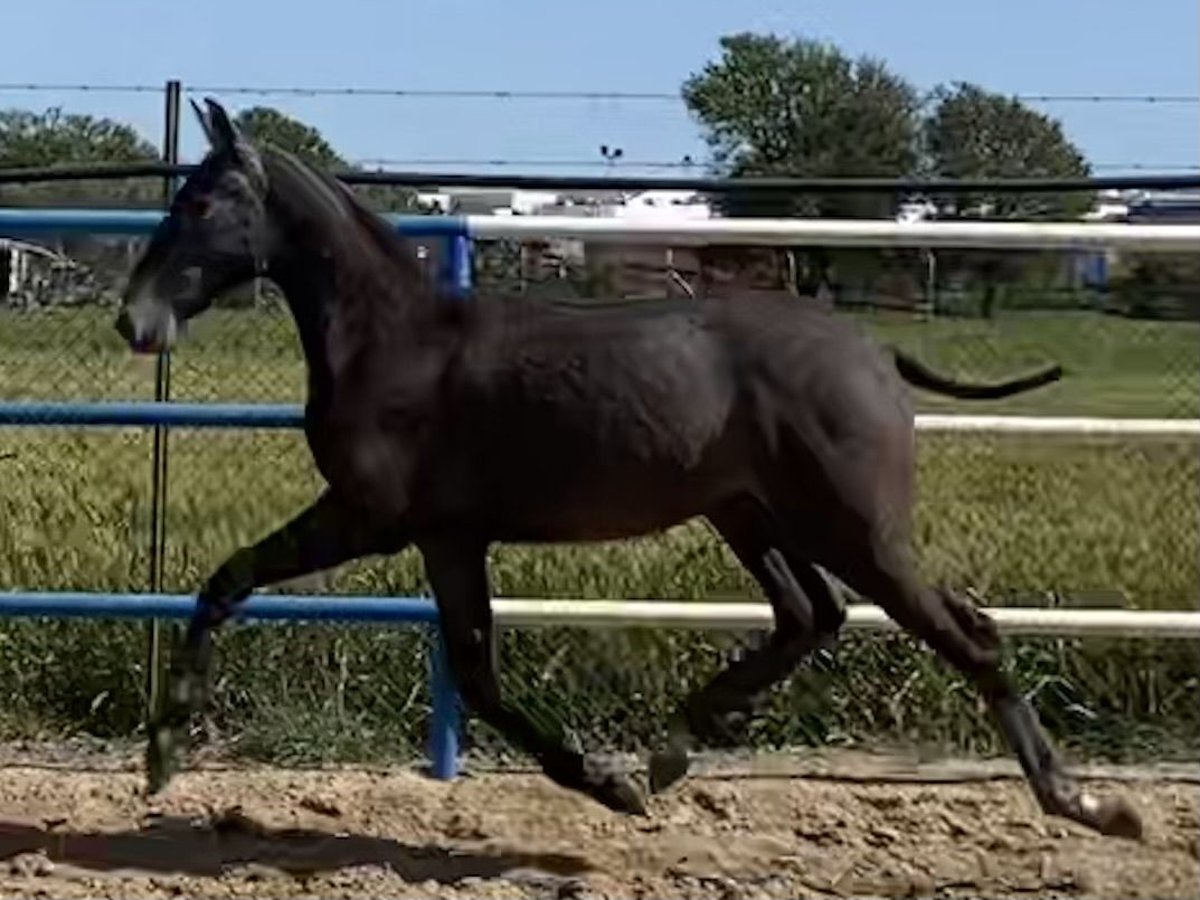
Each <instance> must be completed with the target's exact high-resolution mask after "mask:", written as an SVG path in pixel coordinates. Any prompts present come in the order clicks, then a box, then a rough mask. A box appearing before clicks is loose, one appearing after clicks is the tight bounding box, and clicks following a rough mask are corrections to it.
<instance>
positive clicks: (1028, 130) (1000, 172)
mask: <svg viewBox="0 0 1200 900" xmlns="http://www.w3.org/2000/svg"><path fill="white" fill-rule="evenodd" d="M932 99H933V102H934V107H933V110H932V112H931V114H930V115H929V116H928V117H927V118H926V119H925V121H924V125H923V138H924V151H925V159H924V165H925V167H926V169H927V170H928V172H929V173H930V174H931V175H935V176H939V177H943V178H963V179H978V178H1037V177H1043V178H1075V177H1087V176H1088V175H1089V174H1090V171H1091V169H1090V167H1089V166H1088V163H1087V160H1086V159H1085V158H1084V156H1083V154H1082V153H1081V152H1080V151H1079V149H1078V148H1077V147H1075V145H1074V144H1072V143H1071V142H1070V141H1069V140H1068V139H1067V137H1066V135H1065V134H1064V133H1063V129H1062V125H1061V124H1060V123H1059V122H1058V121H1056V120H1055V119H1052V118H1050V117H1049V116H1046V115H1044V114H1043V113H1040V112H1038V111H1036V110H1034V109H1031V108H1029V107H1028V106H1026V105H1025V104H1023V103H1021V101H1019V100H1017V99H1016V98H1013V97H1006V96H1004V95H1002V94H997V93H993V92H990V91H985V90H984V89H983V88H980V87H978V86H976V85H973V84H967V83H956V84H955V85H953V86H952V87H949V88H947V87H944V86H943V87H939V88H938V89H937V90H936V91H934V94H933V98H932ZM932 199H933V200H934V202H935V203H937V205H938V207H939V209H941V210H942V215H949V216H958V217H962V216H969V217H974V216H981V217H986V218H1001V219H1040V218H1052V219H1071V218H1078V217H1079V216H1080V215H1081V214H1082V213H1083V212H1085V211H1086V210H1087V209H1089V208H1090V207H1091V205H1092V202H1093V197H1092V195H1091V194H1089V193H1087V192H1074V193H1069V194H1068V193H1057V194H1050V193H1036V194H1018V193H1011V192H1005V193H994V192H992V193H972V194H957V195H953V196H942V197H934V198H932ZM1065 259H1066V256H1065V255H1064V254H1062V253H1058V252H1050V251H1023V252H1019V251H1005V252H1003V253H1000V252H987V251H941V252H939V253H938V260H939V265H940V268H941V270H942V271H951V272H952V271H956V270H957V271H966V272H970V273H971V274H972V276H973V277H974V279H975V280H976V281H977V282H979V283H980V284H981V285H982V294H981V298H980V302H981V311H982V313H983V315H984V316H988V317H990V316H991V315H992V312H993V310H994V307H995V305H996V303H997V302H998V300H999V297H1000V289H1001V287H1002V286H1004V285H1008V286H1013V285H1015V284H1018V283H1019V284H1020V285H1021V287H1020V288H1019V290H1020V291H1022V292H1024V293H1027V294H1028V293H1031V292H1032V293H1034V294H1036V295H1041V294H1044V293H1047V292H1046V291H1044V290H1039V289H1038V288H1037V287H1036V286H1035V285H1036V284H1037V283H1043V282H1050V281H1053V279H1054V272H1055V271H1056V269H1058V267H1060V266H1061V265H1062V264H1063V261H1064V260H1065ZM1039 302H1043V301H1039V300H1037V299H1036V298H1035V303H1039Z"/></svg>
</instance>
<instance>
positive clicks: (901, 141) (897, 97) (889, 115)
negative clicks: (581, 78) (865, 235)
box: [682, 33, 919, 217]
mask: <svg viewBox="0 0 1200 900" xmlns="http://www.w3.org/2000/svg"><path fill="white" fill-rule="evenodd" d="M720 47H721V58H720V59H719V60H718V61H716V62H710V63H708V64H707V65H705V66H704V68H703V69H702V70H701V71H700V72H698V73H696V74H694V75H692V76H691V77H689V78H688V79H687V81H685V83H684V85H683V90H682V93H683V100H684V103H685V104H686V105H687V107H688V109H689V111H690V112H691V113H692V115H693V116H695V117H696V118H697V119H698V120H699V122H700V124H701V127H702V128H703V130H704V136H705V139H706V140H707V142H708V144H709V146H710V147H711V148H712V150H713V156H714V162H715V167H716V168H717V170H718V171H721V172H722V173H723V174H727V175H735V176H736V175H769V174H787V175H795V176H798V177H814V178H820V177H846V176H880V177H886V176H903V175H907V174H910V173H911V172H912V171H913V170H914V168H915V167H916V164H917V160H918V156H917V150H918V138H919V120H918V115H917V114H918V110H919V101H918V97H917V94H916V91H915V90H914V89H913V88H912V87H911V86H910V85H909V84H908V83H906V82H905V81H904V80H903V79H901V78H900V77H899V76H897V75H894V74H892V73H891V72H889V71H888V69H887V67H886V66H885V65H884V63H883V62H881V61H879V60H876V59H873V58H869V57H862V58H860V59H858V60H851V59H850V58H848V57H847V56H846V55H845V54H843V53H842V52H841V51H840V50H838V49H837V48H836V47H835V46H833V45H831V44H826V43H821V42H818V41H813V40H806V39H798V40H792V41H788V40H784V39H782V38H779V37H776V36H774V35H755V34H749V33H741V34H735V35H728V36H726V37H723V38H721V40H720ZM895 205H896V198H895V197H891V196H887V197H880V196H867V195H862V194H842V195H826V196H809V197H796V198H782V199H780V198H764V200H761V201H757V200H753V199H750V198H746V197H735V198H732V199H731V202H730V204H729V208H728V210H727V212H728V213H729V214H736V213H742V214H744V213H747V212H755V213H757V214H761V213H762V212H763V211H765V212H767V213H768V214H775V215H780V214H783V215H807V216H870V217H875V216H883V215H891V214H893V213H894V211H895Z"/></svg>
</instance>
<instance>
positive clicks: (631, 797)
mask: <svg viewBox="0 0 1200 900" xmlns="http://www.w3.org/2000/svg"><path fill="white" fill-rule="evenodd" d="M592 796H593V797H595V798H596V799H597V800H598V801H600V803H602V804H603V805H604V806H606V807H608V808H609V809H611V810H612V811H613V812H619V813H624V814H625V815H629V816H644V815H646V800H645V798H644V797H643V796H642V792H641V791H639V790H638V789H637V788H636V787H634V786H633V784H632V783H631V782H630V781H629V780H628V779H626V778H624V777H623V776H621V775H609V776H608V777H607V778H605V779H604V781H602V782H601V783H600V784H599V785H598V786H597V787H596V789H595V790H594V791H593V793H592Z"/></svg>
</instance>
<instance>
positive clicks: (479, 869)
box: [0, 817, 590, 883]
mask: <svg viewBox="0 0 1200 900" xmlns="http://www.w3.org/2000/svg"><path fill="white" fill-rule="evenodd" d="M39 852H40V853H44V854H45V855H46V857H47V858H48V859H50V860H51V861H52V862H54V863H55V864H57V865H64V866H73V867H76V868H80V869H88V870H91V871H95V872H113V871H116V870H122V869H127V870H130V871H138V872H144V873H150V874H157V875H165V874H175V875H193V876H218V875H221V874H222V873H223V872H224V871H225V870H227V869H229V868H231V867H237V866H244V865H258V866H264V867H267V868H272V869H276V870H278V871H279V872H281V873H284V874H288V875H291V876H293V877H297V878H303V877H309V876H314V875H318V874H321V873H324V872H330V871H334V870H337V869H344V868H350V867H354V866H381V867H387V868H389V869H391V870H392V871H394V872H395V873H396V874H397V875H399V876H400V877H401V878H403V879H405V880H406V881H410V882H423V881H437V882H441V883H450V882H454V881H458V880H460V879H463V878H472V877H474V878H496V877H500V876H503V875H505V874H507V873H510V872H512V871H513V870H516V869H524V870H526V871H529V870H536V871H541V872H544V873H546V874H548V875H552V876H560V877H570V876H575V875H580V874H582V873H584V872H585V871H587V870H588V869H589V868H590V866H589V865H588V864H587V862H586V861H585V860H584V859H583V858H581V857H577V856H571V855H566V854H557V853H536V852H531V853H528V854H516V853H501V852H496V853H490V852H488V851H486V850H484V851H472V850H449V849H446V848H443V847H437V846H433V845H416V844H406V843H403V842H400V841H395V840H391V839H389V838H380V837H372V836H368V835H358V834H345V833H339V834H334V833H331V832H324V831H315V830H308V829H296V828H286V829H271V828H265V827H262V826H252V827H250V826H247V825H246V824H235V825H229V824H227V823H221V822H219V823H217V824H207V825H203V826H197V825H196V824H195V823H194V822H193V821H189V820H187V819H182V818H171V817H164V818H161V819H158V820H156V821H154V822H152V823H150V824H147V825H145V826H143V827H141V828H138V829H136V830H127V831H114V832H104V831H70V830H66V829H55V828H46V827H43V826H40V825H31V824H29V823H25V822H13V821H4V820H0V860H9V859H12V858H14V857H17V856H20V855H21V854H24V853H39Z"/></svg>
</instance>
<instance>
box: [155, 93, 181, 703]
mask: <svg viewBox="0 0 1200 900" xmlns="http://www.w3.org/2000/svg"><path fill="white" fill-rule="evenodd" d="M182 93H183V91H182V88H181V85H180V83H179V81H177V80H175V79H172V80H170V81H168V82H167V84H166V91H165V101H166V106H165V110H164V116H163V148H162V158H163V162H165V163H167V164H169V165H175V164H176V163H178V162H179V111H180V100H181V94H182ZM175 189H176V184H175V179H174V178H173V177H170V176H168V177H167V178H166V179H164V180H163V208H164V209H166V208H167V207H169V206H170V205H171V199H172V197H174V195H175ZM170 396H171V356H170V353H169V352H163V353H160V354H159V355H158V360H157V362H156V365H155V370H154V400H155V402H158V403H165V402H166V401H167V400H168V399H170ZM151 466H152V469H151V473H150V572H149V576H150V593H152V594H157V593H160V592H161V591H162V576H163V563H164V559H165V544H166V534H167V497H166V495H167V429H166V427H165V426H162V425H155V426H154V449H153V451H152V455H151ZM148 640H149V649H148V652H147V659H146V697H147V702H148V706H149V710H148V712H149V715H151V716H153V715H154V712H155V710H157V709H158V702H159V695H160V693H161V691H162V675H163V646H162V643H163V641H162V622H161V621H160V620H158V619H151V620H150V629H149V636H148Z"/></svg>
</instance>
